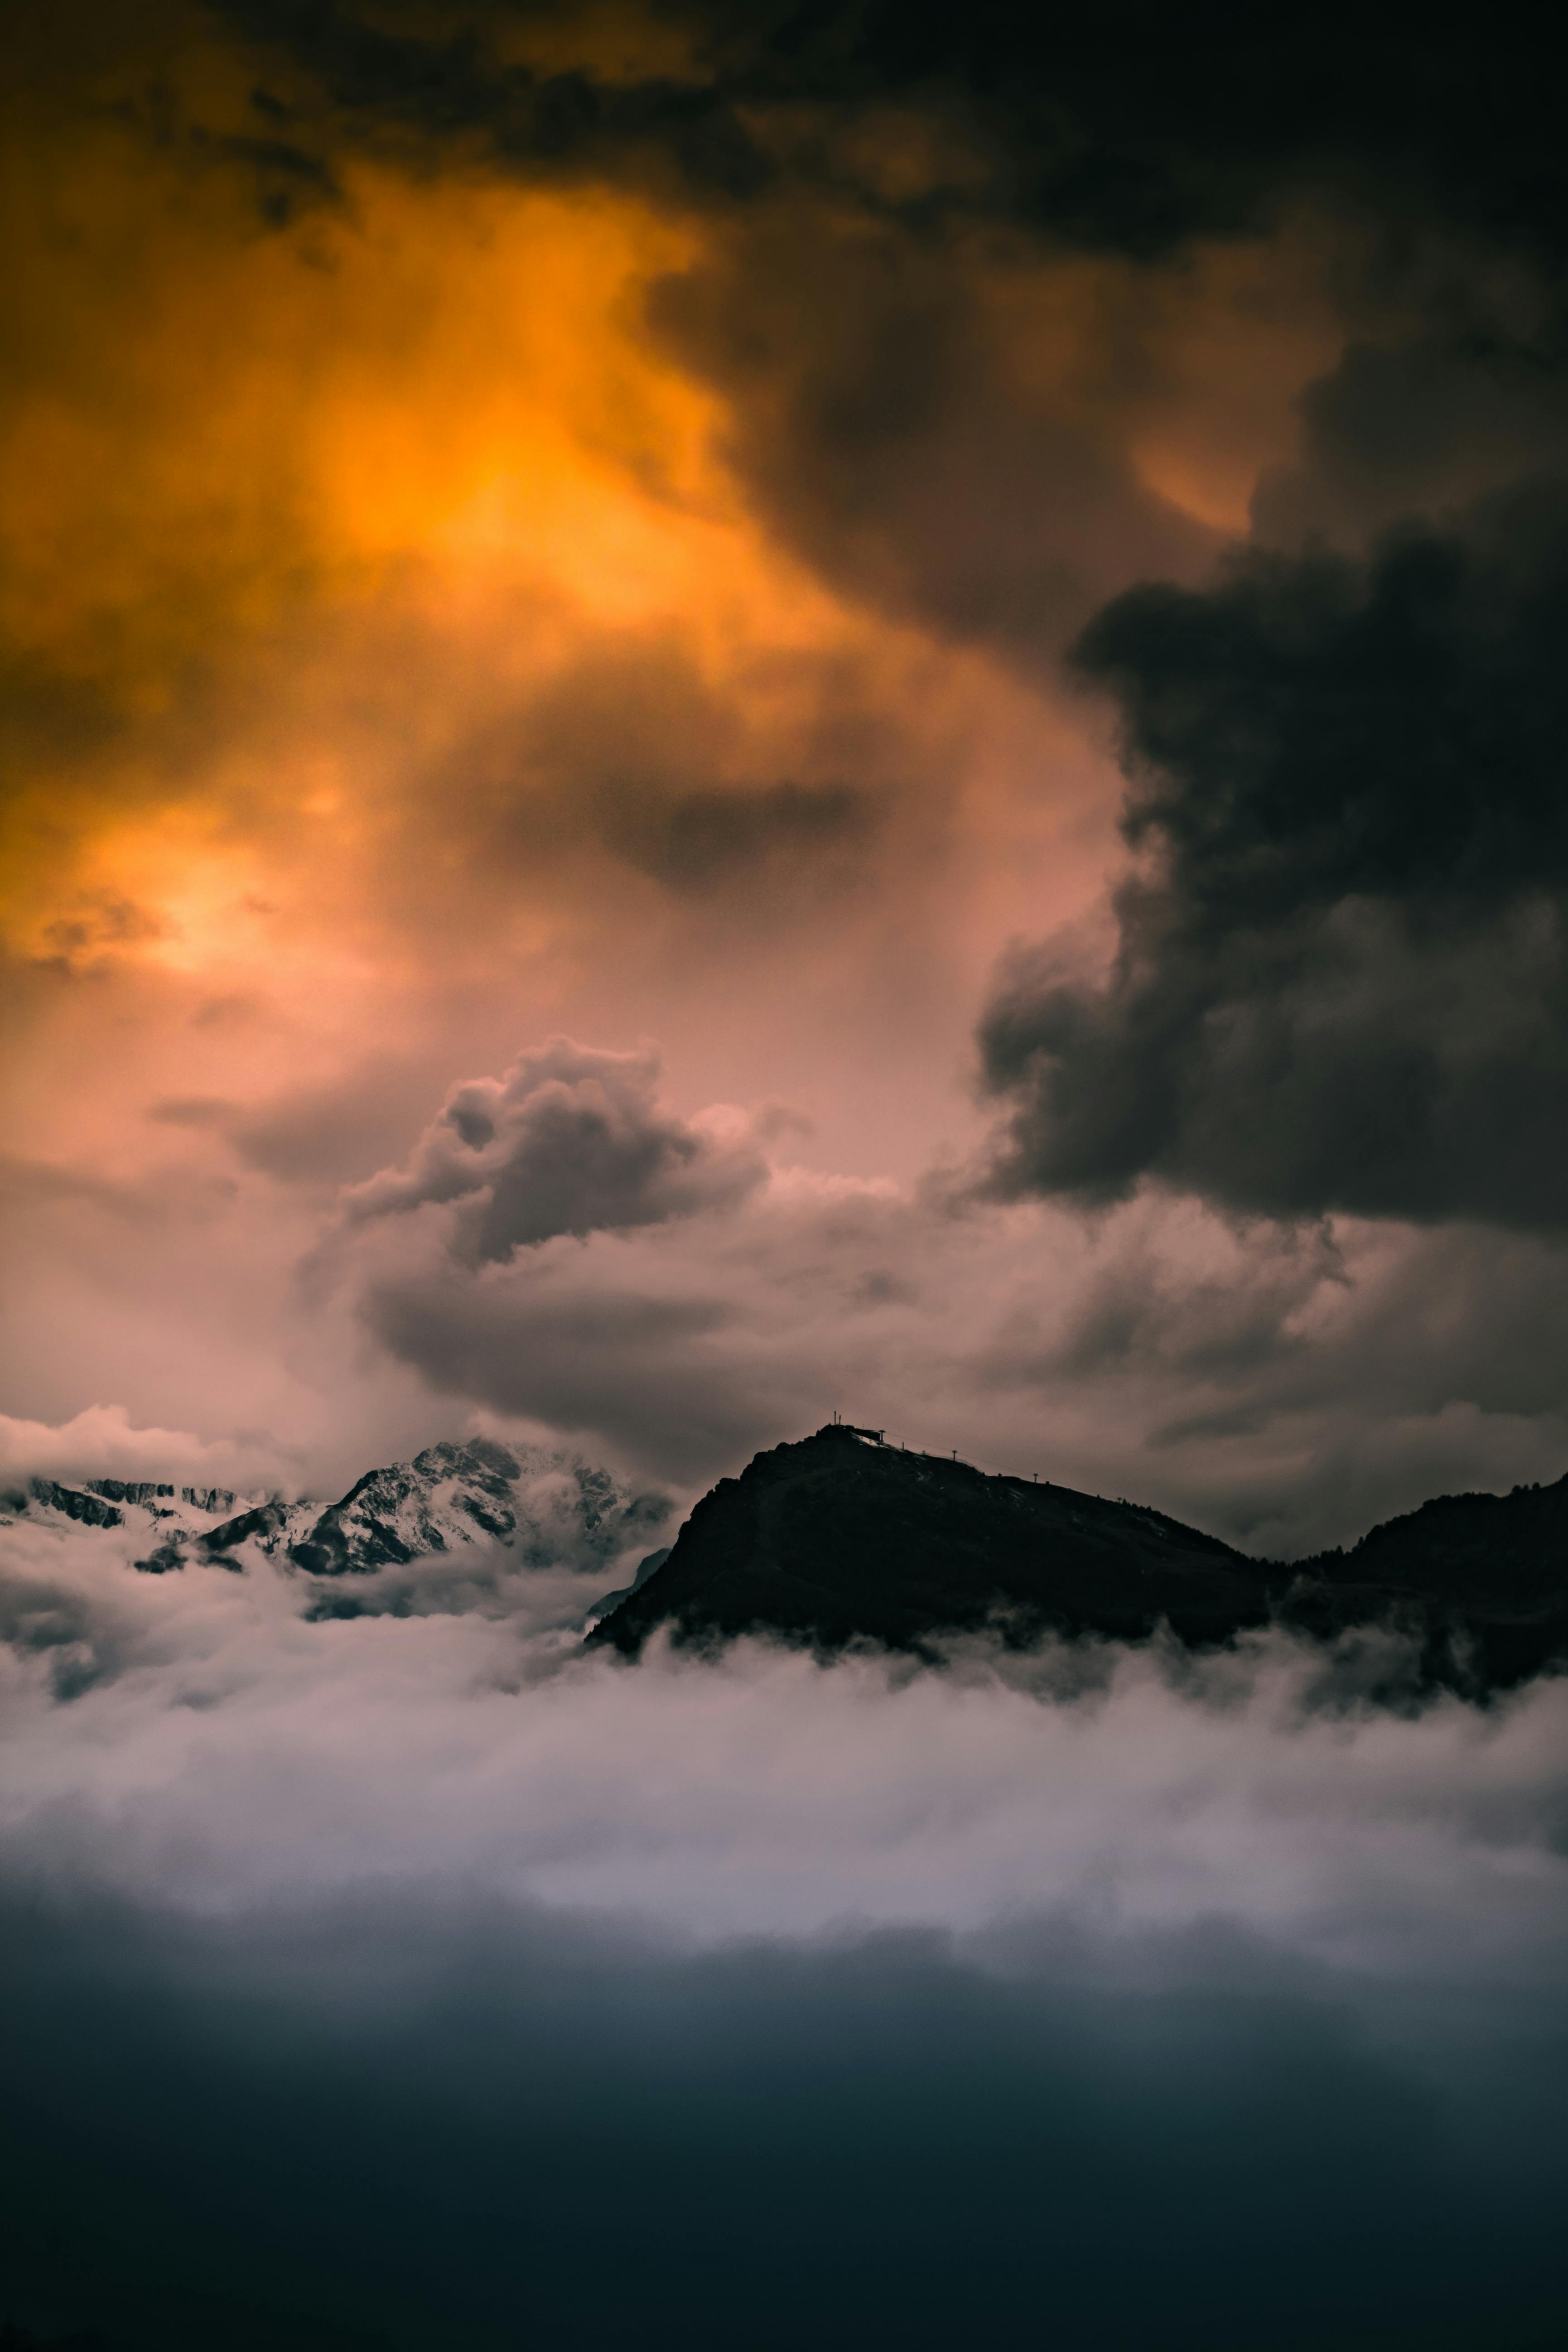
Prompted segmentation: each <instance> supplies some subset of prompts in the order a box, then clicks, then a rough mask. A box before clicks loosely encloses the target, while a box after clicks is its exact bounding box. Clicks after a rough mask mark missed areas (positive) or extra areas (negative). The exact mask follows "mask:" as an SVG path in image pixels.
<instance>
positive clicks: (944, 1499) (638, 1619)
mask: <svg viewBox="0 0 1568 2352" xmlns="http://www.w3.org/2000/svg"><path fill="white" fill-rule="evenodd" d="M1412 1523H1419V1526H1418V1529H1417V1530H1416V1531H1415V1532H1413V1531H1412ZM1269 1624H1279V1625H1283V1626H1285V1627H1288V1628H1289V1629H1291V1630H1293V1631H1295V1632H1297V1633H1304V1634H1309V1635H1311V1636H1313V1637H1315V1638H1317V1639H1319V1640H1321V1641H1324V1642H1333V1641H1336V1640H1338V1639H1339V1638H1340V1637H1341V1636H1342V1635H1344V1634H1346V1633H1352V1632H1353V1631H1354V1630H1356V1629H1358V1628H1370V1627H1373V1626H1380V1625H1389V1626H1394V1627H1395V1628H1397V1629H1398V1630H1399V1631H1401V1632H1403V1633H1405V1634H1406V1636H1407V1637H1408V1638H1409V1640H1410V1641H1411V1643H1413V1644H1414V1645H1415V1650H1416V1653H1417V1654H1418V1658H1419V1669H1420V1674H1421V1675H1422V1677H1423V1679H1425V1680H1426V1681H1429V1682H1436V1683H1445V1684H1447V1685H1452V1686H1454V1687H1457V1688H1466V1689H1474V1690H1490V1689H1498V1688H1506V1687H1510V1686H1511V1685H1513V1684H1515V1683H1517V1682H1519V1681H1522V1680H1524V1679H1527V1678H1528V1676H1529V1675H1532V1674H1535V1673H1538V1672H1541V1671H1542V1670H1543V1669H1544V1668H1545V1667H1546V1666H1548V1665H1550V1664H1552V1663H1554V1662H1555V1661H1556V1660H1557V1659H1559V1658H1561V1657H1562V1656H1563V1655H1564V1654H1568V1477H1564V1478H1563V1479H1562V1480H1561V1481H1559V1482H1558V1483H1557V1484H1556V1485H1554V1486H1549V1487H1540V1486H1531V1487H1517V1488H1515V1489H1514V1490H1513V1493H1512V1494H1511V1495H1510V1496H1490V1495H1488V1496H1436V1497H1433V1498H1432V1499H1431V1500H1430V1501H1429V1502H1427V1503H1426V1504H1423V1505H1422V1506H1421V1507H1419V1509H1418V1510H1416V1511H1415V1512H1410V1513H1405V1514H1402V1515H1400V1516H1399V1517H1395V1518H1394V1519H1391V1520H1387V1521H1384V1522H1380V1523H1379V1525H1378V1526H1376V1527H1374V1528H1370V1529H1369V1530H1368V1531H1367V1533H1366V1535H1364V1536H1363V1538H1361V1539H1360V1541H1359V1543H1357V1544H1356V1545H1354V1546H1352V1547H1351V1549H1349V1550H1348V1551H1345V1550H1340V1551H1335V1552H1326V1553H1319V1554H1317V1555H1315V1556H1314V1557H1312V1558H1310V1559H1306V1560H1299V1561H1279V1560H1272V1559H1255V1558H1253V1557H1252V1556H1250V1555H1248V1554H1247V1553H1244V1552H1241V1551H1238V1550H1237V1549H1235V1548H1234V1547H1233V1546H1231V1545H1228V1544H1226V1543H1225V1542H1223V1541H1222V1540H1221V1538H1218V1537H1215V1536H1209V1535H1205V1534H1204V1533H1203V1532H1202V1531H1201V1530H1199V1529H1197V1528H1187V1527H1184V1526H1183V1524H1182V1523H1181V1522H1180V1521H1179V1520H1175V1519H1173V1518H1171V1517H1168V1516H1167V1515H1166V1514H1165V1513H1163V1512H1158V1511H1154V1510H1152V1509H1151V1508H1149V1507H1146V1506H1142V1505H1138V1504H1130V1503H1126V1502H1124V1501H1121V1500H1120V1499H1119V1500H1117V1501H1115V1502H1110V1501H1108V1500H1107V1498H1106V1497H1104V1496H1091V1495H1087V1494H1081V1493H1079V1492H1078V1491H1077V1490H1075V1489H1073V1488H1069V1487H1063V1486H1056V1485H1054V1484H1053V1483H1051V1482H1049V1481H1046V1480H1038V1481H1036V1480H1029V1479H1024V1478H1019V1477H1016V1476H1012V1475H1008V1474H1006V1473H990V1472H985V1471H981V1470H978V1469H976V1468H974V1467H973V1465H970V1464H966V1463H960V1462H958V1461H957V1460H956V1458H954V1459H952V1460H950V1459H949V1458H947V1457H945V1456H942V1455H939V1454H910V1453H908V1452H907V1451H906V1450H904V1449H902V1448H899V1447H893V1446H889V1445H887V1444H885V1443H884V1442H883V1440H882V1438H881V1435H880V1433H879V1432H876V1431H872V1430H863V1429H858V1428H854V1427H850V1426H847V1425H845V1424H842V1423H828V1424H827V1425H826V1427H824V1428H822V1429H819V1430H817V1431H816V1432H815V1433H813V1434H812V1435H811V1436H809V1437H806V1438H803V1439H800V1440H797V1441H795V1443H794V1444H785V1445H781V1446H775V1447H772V1448H769V1449H767V1450H765V1451H764V1452H763V1453H760V1454H756V1455H755V1456H754V1457H753V1458H752V1462H751V1463H750V1464H748V1465H747V1467H746V1469H745V1470H744V1471H742V1474H741V1475H740V1476H739V1477H738V1478H731V1479H721V1480H720V1481H719V1483H718V1485H717V1486H714V1487H713V1488H711V1489H710V1492H709V1493H708V1494H707V1495H706V1496H703V1498H702V1500H701V1501H700V1503H699V1504H698V1505H697V1507H695V1509H694V1510H693V1511H692V1513H691V1515H690V1517H689V1519H688V1520H687V1522H686V1524H685V1525H684V1527H682V1528H681V1529H680V1530H679V1534H678V1536H677V1538H676V1540H675V1543H674V1545H673V1547H672V1549H671V1551H670V1554H669V1557H668V1559H666V1560H665V1561H664V1562H663V1563H661V1565H660V1566H659V1567H658V1569H657V1570H655V1571H654V1572H653V1573H652V1574H651V1575H650V1576H649V1577H647V1579H646V1580H645V1581H644V1582H643V1583H642V1584H641V1585H639V1587H638V1588H637V1590H636V1591H634V1592H632V1593H629V1594H627V1595H626V1596H625V1597H624V1598H623V1599H621V1600H620V1601H618V1602H617V1604H616V1607H615V1608H614V1609H613V1610H611V1611H609V1612H607V1613H606V1614H605V1617H604V1618H602V1619H601V1620H600V1621H599V1622H597V1623H596V1624H595V1625H594V1626H593V1627H592V1628H591V1629H590V1631H589V1633H588V1635H587V1640H588V1642H589V1643H590V1644H591V1645H592V1646H595V1647H601V1648H603V1647H609V1648H613V1649H616V1650H618V1651H619V1652H620V1653H621V1654H623V1655H625V1656H628V1657H635V1656H637V1655H638V1654H640V1653H641V1650H642V1648H643V1647H644V1645H645V1643H647V1640H648V1638H649V1637H650V1635H651V1634H652V1633H654V1632H655V1631H656V1630H657V1629H658V1628H661V1627H663V1628H667V1629H668V1633H669V1634H670V1637H671V1638H672V1639H673V1640H674V1641H675V1642H676V1643H683V1644H687V1645H696V1646H702V1645H711V1644H713V1643H721V1642H723V1641H727V1640H730V1639H732V1638H734V1637H735V1636H737V1635H739V1634H742V1633H762V1634H767V1635H775V1636H783V1637H784V1638H785V1639H787V1640H792V1641H795V1642H798V1643H807V1644H809V1645H810V1646H811V1647H812V1648H814V1649H815V1650H816V1651H817V1652H818V1653H819V1654H835V1653H837V1652H839V1651H842V1650H843V1649H845V1648H847V1647H849V1646H850V1645H851V1644H853V1643H862V1642H869V1643H879V1644H881V1645H883V1646H885V1647H887V1648H889V1649H894V1650H905V1651H909V1652H911V1653H913V1654H917V1655H924V1656H934V1655H936V1654H939V1653H940V1649H941V1645H942V1642H943V1640H944V1639H946V1638H949V1637H951V1636H952V1635H953V1634H961V1633H972V1632H975V1631H979V1630H982V1629H991V1630H993V1631H994V1632H996V1633H1000V1635H1001V1636H1002V1638H1003V1639H1004V1640H1006V1641H1013V1642H1020V1643H1021V1642H1028V1641H1032V1640H1035V1639H1037V1638H1038V1637H1039V1636H1040V1635H1041V1634H1042V1633H1059V1634H1064V1635H1067V1636H1068V1637H1074V1636H1078V1635H1084V1634H1089V1635H1098V1636H1100V1637H1102V1638H1106V1639H1111V1640H1145V1639H1148V1638H1149V1637H1150V1636H1152V1634H1154V1633H1156V1632H1157V1631H1158V1630H1160V1629H1161V1628H1164V1629H1167V1630H1168V1631H1169V1632H1170V1633H1173V1634H1174V1636H1175V1637H1176V1638H1177V1639H1178V1640H1179V1641H1181V1642H1183V1643H1184V1644H1185V1645H1186V1646H1188V1647H1189V1648H1194V1649H1202V1648H1207V1647H1213V1646H1216V1645H1218V1644H1220V1643H1226V1642H1228V1641H1231V1640H1234V1639H1235V1637H1236V1636H1237V1634H1238V1633H1245V1632H1248V1631H1253V1630H1260V1629H1261V1628H1263V1627H1265V1626H1267V1625H1269Z"/></svg>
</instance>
